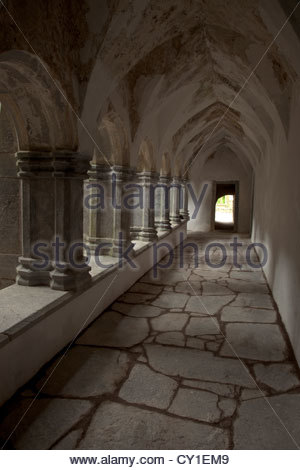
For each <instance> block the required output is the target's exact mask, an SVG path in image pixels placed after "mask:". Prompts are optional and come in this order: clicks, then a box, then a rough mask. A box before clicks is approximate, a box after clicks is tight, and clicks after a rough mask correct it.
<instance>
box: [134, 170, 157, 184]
mask: <svg viewBox="0 0 300 470" xmlns="http://www.w3.org/2000/svg"><path fill="white" fill-rule="evenodd" d="M137 177H138V179H139V180H141V181H142V182H143V183H156V182H157V181H158V180H159V173H157V172H156V171H141V172H138V173H137Z"/></svg>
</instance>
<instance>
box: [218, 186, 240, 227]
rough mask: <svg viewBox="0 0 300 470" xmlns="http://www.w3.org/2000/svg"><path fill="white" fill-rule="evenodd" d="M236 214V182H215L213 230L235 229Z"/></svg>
mask: <svg viewBox="0 0 300 470" xmlns="http://www.w3.org/2000/svg"><path fill="white" fill-rule="evenodd" d="M237 214H238V182H237V181H234V182H216V183H215V198H214V207H213V216H214V217H213V220H214V229H215V230H226V231H235V230H236V229H237Z"/></svg>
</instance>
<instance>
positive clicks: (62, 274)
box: [50, 263, 92, 291]
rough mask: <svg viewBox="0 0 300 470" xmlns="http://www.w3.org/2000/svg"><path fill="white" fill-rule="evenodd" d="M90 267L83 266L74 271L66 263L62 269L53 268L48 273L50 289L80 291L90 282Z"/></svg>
mask: <svg viewBox="0 0 300 470" xmlns="http://www.w3.org/2000/svg"><path fill="white" fill-rule="evenodd" d="M90 270H91V268H90V266H87V265H85V266H83V267H81V268H78V269H77V270H75V269H74V268H73V267H71V266H70V265H69V264H68V263H65V265H64V267H63V268H60V267H57V266H55V268H54V270H53V271H52V272H51V273H50V278H51V281H50V287H51V289H54V290H61V291H69V290H76V291H77V290H81V289H84V288H85V287H87V286H88V285H89V284H90V282H91V279H92V278H91V275H90V273H89V271H90Z"/></svg>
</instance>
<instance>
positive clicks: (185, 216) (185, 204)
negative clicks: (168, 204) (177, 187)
mask: <svg viewBox="0 0 300 470" xmlns="http://www.w3.org/2000/svg"><path fill="white" fill-rule="evenodd" d="M187 182H188V181H187V180H186V179H182V180H181V196H182V206H181V207H180V209H179V213H180V216H181V219H182V220H184V221H188V220H190V216H189V199H188V196H189V195H188V189H187Z"/></svg>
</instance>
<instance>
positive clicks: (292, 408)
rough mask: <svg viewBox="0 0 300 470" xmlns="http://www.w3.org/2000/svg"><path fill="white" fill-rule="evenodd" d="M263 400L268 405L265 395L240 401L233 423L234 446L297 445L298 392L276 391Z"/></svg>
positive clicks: (299, 434)
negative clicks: (275, 394)
mask: <svg viewBox="0 0 300 470" xmlns="http://www.w3.org/2000/svg"><path fill="white" fill-rule="evenodd" d="M267 400H268V402H269V403H270V405H271V406H270V405H269V404H268V402H267V401H266V399H265V398H256V399H254V400H248V401H245V402H243V403H242V404H241V406H240V408H239V411H238V418H237V419H236V421H235V423H234V448H235V449H249V450H251V449H261V450H267V449H282V450H288V449H297V446H298V447H300V419H298V417H299V416H300V395H299V394H296V395H280V396H274V397H268V398H267ZM273 409H274V411H275V413H276V414H277V415H278V416H279V418H280V420H281V421H282V422H281V421H280V420H279V419H278V417H277V416H276V414H275V413H274V411H273ZM295 441H296V442H295Z"/></svg>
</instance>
